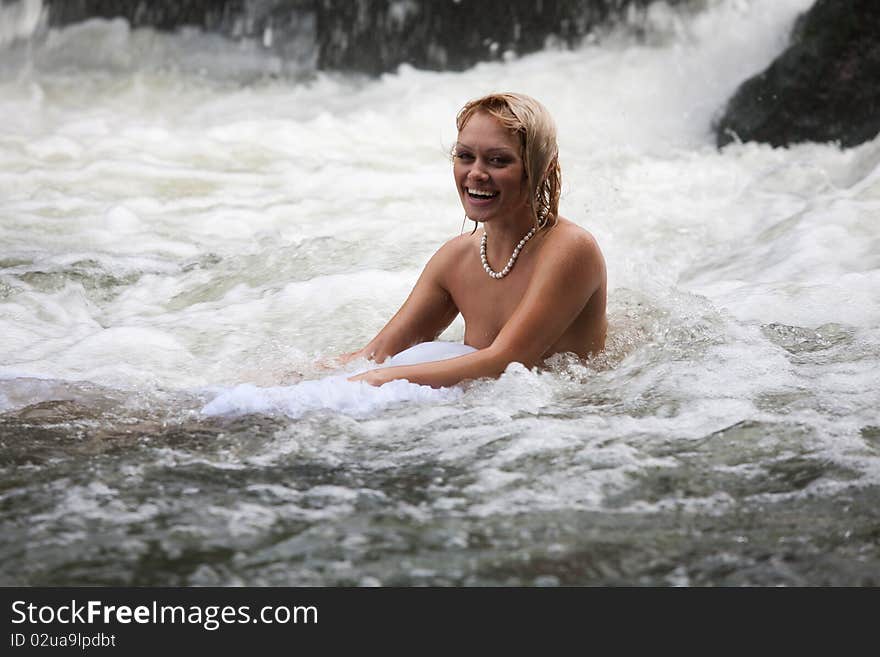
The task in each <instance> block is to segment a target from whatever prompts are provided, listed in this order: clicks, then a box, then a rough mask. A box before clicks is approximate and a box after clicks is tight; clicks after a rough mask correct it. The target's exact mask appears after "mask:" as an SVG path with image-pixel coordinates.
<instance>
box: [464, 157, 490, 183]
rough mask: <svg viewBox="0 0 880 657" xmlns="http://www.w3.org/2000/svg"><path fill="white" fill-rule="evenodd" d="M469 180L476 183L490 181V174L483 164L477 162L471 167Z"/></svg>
mask: <svg viewBox="0 0 880 657" xmlns="http://www.w3.org/2000/svg"><path fill="white" fill-rule="evenodd" d="M468 178H469V179H471V180H474V181H484V180H488V179H489V173H488V172H487V171H486V169H485V167H484V166H483V163H482V162H481V161H480V160H477V161H475V162H474V163H473V165H471V168H470V170H469V171H468Z"/></svg>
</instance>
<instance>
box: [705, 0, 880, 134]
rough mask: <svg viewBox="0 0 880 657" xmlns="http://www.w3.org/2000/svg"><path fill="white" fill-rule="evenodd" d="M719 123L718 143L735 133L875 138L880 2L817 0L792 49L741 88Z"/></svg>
mask: <svg viewBox="0 0 880 657" xmlns="http://www.w3.org/2000/svg"><path fill="white" fill-rule="evenodd" d="M714 129H715V133H716V139H717V144H718V146H719V147H721V146H724V145H725V144H728V143H730V142H731V141H733V140H735V139H739V140H742V141H760V142H766V143H769V144H772V145H773V146H787V145H789V144H793V143H796V142H803V141H815V142H829V141H836V142H839V143H840V145H841V146H843V147H849V146H855V145H857V144H860V143H862V142H865V141H868V140H871V139H873V138H874V137H875V136H877V134H878V133H880V2H877V0H817V2H816V4H815V5H813V7H812V8H811V9H810V10H809V11H808V12H806V13H805V14H804V15H802V16H801V17H800V18H799V19H798V21H797V22H796V23H795V26H794V30H793V31H792V37H791V44H790V46H789V47H788V49H787V50H786V51H785V52H783V53H782V54H781V55H780V56H779V57H778V58H777V59H776V60H775V61H774V62H773V63H772V64H771V65H770V67H769V68H767V70H765V71H764V72H763V73H760V74H759V75H756V76H755V77H753V78H750V79H749V80H747V81H746V82H744V83H743V84H742V85H741V86H740V87H739V89H737V91H736V93H735V94H734V96H733V97H732V98H731V100H730V101H729V102H728V104H727V107H726V109H725V111H724V114H723V116H722V117H721V119H719V120H718V121H717V122H716V124H715V125H714Z"/></svg>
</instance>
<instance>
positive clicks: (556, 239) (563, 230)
mask: <svg viewBox="0 0 880 657" xmlns="http://www.w3.org/2000/svg"><path fill="white" fill-rule="evenodd" d="M544 249H546V250H547V253H548V255H550V256H552V257H550V258H541V260H542V261H543V262H545V263H548V264H551V263H552V264H556V265H561V266H564V267H574V268H576V269H579V270H588V271H589V272H590V273H592V274H593V275H596V274H598V273H602V274H604V270H605V260H604V258H603V257H602V251H601V250H600V249H599V244H598V242H597V241H596V238H595V237H593V235H592V233H590V232H589V231H587V230H585V229H584V228H581V227H580V226H578V225H577V224H575V223H573V222H571V221H569V220H568V219H565V218H564V217H559V218H558V219H557V222H556V224H555V225H554V226H553V227H552V228H551V229H550V230H549V231H547V237H546V239H545V241H544Z"/></svg>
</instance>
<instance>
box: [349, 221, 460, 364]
mask: <svg viewBox="0 0 880 657" xmlns="http://www.w3.org/2000/svg"><path fill="white" fill-rule="evenodd" d="M458 239H459V238H454V239H452V240H450V241H449V242H447V243H446V244H444V245H443V246H442V247H440V250H438V251H437V253H435V254H434V255H433V257H432V258H431V259H430V260H429V261H428V264H427V265H425V269H424V270H423V271H422V274H421V276H419V280H418V281H416V284H415V287H413V290H412V292H410V294H409V297H407V299H406V301H405V302H404V303H403V305H402V306H401V307H400V310H398V311H397V313H395V315H394V317H392V318H391V319H390V320H389V321H388V323H387V324H386V325H385V327H384V328H383V329H382V330H381V331H379V333H378V334H377V335H376V337H375V338H373V339H372V340H370V342H369V343H368V344H367V346H366V347H364V348H363V349H360V350H358V351H355V352H352V353H350V354H346V355H345V356H342V357H341V358H340V360H341V361H342V362H343V363H344V362H347V361H349V360H352V359H354V358H359V357H365V358H367V359H369V360H374V361H376V362H377V363H382V362H384V361H385V359H386V358H388V357H389V356H393V355H394V354H397V353H400V352H401V351H403V350H404V349H407V348H408V347H411V346H413V345H414V344H418V343H420V342H428V341H430V340H434V339H436V338H437V336H438V335H440V334H441V333H442V332H443V331H444V329H446V327H448V326H449V325H450V324H451V323H452V320H454V319H455V318H456V316H457V315H458V308H456V306H455V303H454V302H453V301H452V297H451V296H450V294H449V292H448V291H447V290H446V287H445V285H444V282H443V277H444V274H445V272H446V271H448V268H449V266H450V262H452V261H454V259H455V258H454V256H455V250H456V242H457V240H458Z"/></svg>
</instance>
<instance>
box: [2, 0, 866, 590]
mask: <svg viewBox="0 0 880 657" xmlns="http://www.w3.org/2000/svg"><path fill="white" fill-rule="evenodd" d="M30 4H31V5H33V3H30ZM809 4H810V2H809V0H783V1H776V0H774V1H772V2H771V1H764V2H761V1H758V0H754V1H749V0H713V1H710V2H707V3H706V6H705V7H704V8H703V9H702V10H701V11H699V12H696V13H684V12H681V11H671V10H669V9H665V8H663V7H662V6H661V7H655V8H654V9H653V10H652V11H650V12H649V13H648V16H647V19H646V21H645V22H644V24H642V25H640V29H639V30H637V31H634V30H631V29H627V28H626V27H624V28H620V29H618V30H614V31H610V32H608V33H606V34H604V35H603V36H601V38H598V39H595V40H593V41H591V42H588V43H585V44H584V45H583V47H581V48H579V49H577V50H575V51H556V50H552V49H548V50H547V51H545V52H542V53H538V54H535V55H531V56H527V57H522V58H518V59H517V58H510V59H509V60H508V61H505V62H503V63H492V64H480V65H478V66H475V67H474V68H473V69H471V70H468V71H466V72H463V73H433V72H422V71H417V70H413V69H411V68H407V67H403V68H401V69H400V70H399V71H397V72H396V73H394V74H389V75H384V76H382V77H381V78H379V79H365V78H361V77H355V76H345V75H339V74H329V73H319V74H314V73H308V72H298V71H295V70H290V69H289V67H287V66H286V65H285V63H284V62H282V61H279V60H277V59H276V58H274V56H272V55H271V54H267V53H266V52H264V51H262V50H261V49H260V48H259V47H257V46H254V45H253V44H248V43H247V42H243V43H233V42H229V41H225V40H223V39H222V38H220V37H217V36H211V35H205V34H201V33H199V32H193V31H187V30H184V31H181V32H179V33H175V34H170V35H169V34H162V33H158V32H154V31H152V30H136V31H131V30H130V29H129V27H128V25H127V24H126V23H125V22H124V21H90V22H87V23H83V24H79V25H75V26H71V27H67V28H65V29H61V30H53V31H50V32H49V33H48V34H46V35H44V36H43V37H41V38H34V39H29V40H28V39H21V38H15V39H14V37H16V36H20V33H21V32H27V29H29V28H27V26H24V27H22V22H26V21H31V19H32V16H29V15H26V14H25V13H22V14H21V15H17V16H15V17H13V16H11V14H9V13H8V12H7V15H6V16H5V17H4V16H0V19H2V20H5V21H6V25H5V28H4V30H3V34H5V35H7V39H6V41H7V43H6V45H5V46H4V49H3V51H2V52H0V118H2V121H0V198H2V203H0V583H3V584H7V585H8V584H26V585H38V584H55V585H61V584H120V585H159V584H170V585H202V584H205V585H212V584H218V585H230V584H249V585H262V584H272V585H286V584H291V585H311V584H317V585H342V584H350V585H371V584H383V585H390V584H398V585H415V584H448V585H469V584H502V585H509V584H525V585H531V584H538V585H545V584H546V585H553V584H577V585H579V584H673V585H674V584H693V585H703V584H789V585H799V584H855V585H858V584H874V585H877V584H878V583H880V579H878V572H880V570H878V569H880V505H878V500H880V495H878V492H880V412H878V407H880V385H878V383H880V378H878V374H877V373H878V371H880V328H878V327H880V294H878V290H880V222H878V214H880V140H874V141H873V142H870V143H867V144H864V145H862V146H860V147H858V148H854V149H849V150H845V151H841V150H840V149H838V148H837V147H835V146H834V145H800V146H795V147H791V148H788V149H773V148H770V147H768V146H765V145H757V144H734V145H731V146H729V147H727V148H725V149H724V150H723V151H720V152H719V151H718V150H716V149H715V148H714V146H713V141H714V140H713V138H712V135H711V133H710V128H709V126H710V122H711V119H712V117H713V115H714V114H715V113H716V112H717V111H718V110H719V108H720V107H722V106H723V104H724V102H725V100H726V99H727V98H728V97H729V95H730V94H731V93H732V92H733V90H734V89H735V88H736V86H737V85H738V83H739V82H741V81H742V80H743V79H744V78H746V77H748V76H749V75H752V74H754V73H755V72H757V71H759V70H761V69H762V68H763V67H765V66H766V65H767V64H768V63H769V62H770V61H771V59H772V58H773V57H774V56H775V55H776V54H777V53H778V52H780V51H781V50H782V48H784V46H785V44H786V40H787V36H788V32H789V30H790V28H791V25H792V23H793V20H794V18H795V16H796V15H797V13H798V12H800V11H802V10H804V9H806V8H807V7H808V5H809ZM7 7H8V6H7ZM14 21H18V23H16V24H14V25H13V24H12V22H14ZM634 32H639V33H640V36H638V38H637V37H636V36H634ZM9 35H12V36H9ZM497 90H514V91H522V92H525V93H528V94H531V95H534V96H535V97H537V98H539V99H541V100H542V101H543V102H544V103H545V104H546V105H547V106H548V107H549V108H550V110H551V112H553V114H554V115H555V117H556V119H557V122H558V125H559V133H560V147H561V159H562V164H563V174H564V181H565V190H564V196H563V200H562V213H563V214H564V215H565V216H567V217H568V218H569V219H571V220H573V221H575V222H576V223H578V224H580V225H582V226H584V227H586V228H588V229H589V230H590V231H592V232H593V234H594V235H595V236H596V237H597V239H598V241H599V243H600V245H601V246H602V247H603V249H604V252H605V256H606V259H607V262H608V270H609V298H610V301H609V303H610V305H609V320H610V333H609V342H608V349H607V352H606V353H604V354H602V355H601V356H600V357H598V358H595V359H594V360H593V361H591V362H587V363H583V362H579V361H577V360H573V359H568V358H562V357H558V358H556V359H555V361H554V363H553V365H552V367H551V368H549V369H548V370H545V371H528V370H526V369H525V368H522V367H520V366H516V365H514V366H511V368H509V370H508V372H507V373H505V374H504V375H503V376H502V377H501V379H500V380H498V381H479V382H474V383H471V384H468V385H464V386H461V387H460V388H455V389H451V390H446V391H430V390H426V389H421V388H418V387H417V386H410V385H409V384H406V383H402V382H401V383H400V385H398V386H397V389H395V390H393V391H391V392H387V393H384V392H383V393H380V392H379V391H375V390H364V389H358V390H356V391H354V392H350V393H346V394H345V395H337V394H334V393H333V392H332V391H331V392H328V393H327V394H326V395H324V396H322V395H321V394H320V393H314V394H313V395H312V396H311V397H309V399H308V400H307V402H308V403H306V402H302V399H299V398H298V397H297V395H301V394H302V386H300V387H296V386H297V384H298V383H300V382H302V381H303V380H305V381H306V382H315V381H316V380H318V379H321V378H322V377H324V376H326V375H327V372H326V371H324V370H322V369H321V367H320V365H319V364H318V362H319V361H320V360H321V359H322V358H325V357H327V356H331V355H334V354H337V353H340V352H342V351H348V350H353V349H355V348H358V347H360V346H362V345H363V344H364V343H365V342H366V341H367V340H369V339H370V338H371V337H372V336H373V335H374V334H375V332H376V331H377V330H378V329H380V328H381V327H382V325H383V324H384V322H385V321H386V320H387V319H388V318H389V317H390V316H391V315H392V314H393V313H394V312H395V310H396V309H397V307H398V306H399V305H400V304H401V303H402V301H403V299H404V298H405V296H406V294H407V293H408V291H409V289H410V288H411V286H412V285H413V283H414V282H415V279H416V277H417V275H418V273H419V271H420V269H421V267H422V266H423V265H424V263H425V262H426V261H427V259H428V257H429V256H430V255H431V253H433V251H434V250H435V249H436V248H437V247H438V246H439V245H440V244H441V243H442V242H443V241H444V240H446V239H448V238H449V237H451V236H453V235H455V234H456V233H457V232H458V231H459V230H460V228H461V223H462V211H461V209H460V206H459V204H458V200H457V196H456V193H455V189H454V187H453V183H452V178H451V172H450V164H449V161H448V159H447V158H446V155H445V153H446V149H447V148H448V147H449V146H450V145H451V144H452V142H453V141H454V138H455V131H454V116H455V112H456V111H457V109H458V108H459V107H460V106H461V105H462V104H463V103H464V102H465V101H466V100H467V99H469V98H471V97H474V96H477V95H481V94H483V93H486V92H489V91H497ZM462 333H463V327H462V325H461V324H460V323H459V322H457V323H455V324H453V326H452V327H451V328H450V329H449V330H448V331H447V333H446V334H445V335H444V336H443V337H444V339H447V340H460V339H461V336H462ZM312 385H313V387H314V386H316V385H318V384H317V383H313V384H312ZM352 385H353V384H352ZM281 386H286V387H285V388H279V387H281ZM313 392H314V390H313ZM233 393H234V394H233ZM230 394H233V397H235V398H236V399H237V400H238V402H237V403H231V404H227V405H226V406H225V407H223V409H221V410H222V411H223V412H222V413H220V414H210V413H207V412H203V409H204V408H205V407H206V405H208V404H210V403H211V402H212V401H213V400H215V399H217V398H219V397H222V396H223V395H226V398H228V397H229V396H230ZM298 400H299V402H302V403H299V402H298ZM208 408H209V409H210V408H212V407H210V406H209V407H208ZM213 408H215V409H216V404H215V405H214V407H213Z"/></svg>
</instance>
